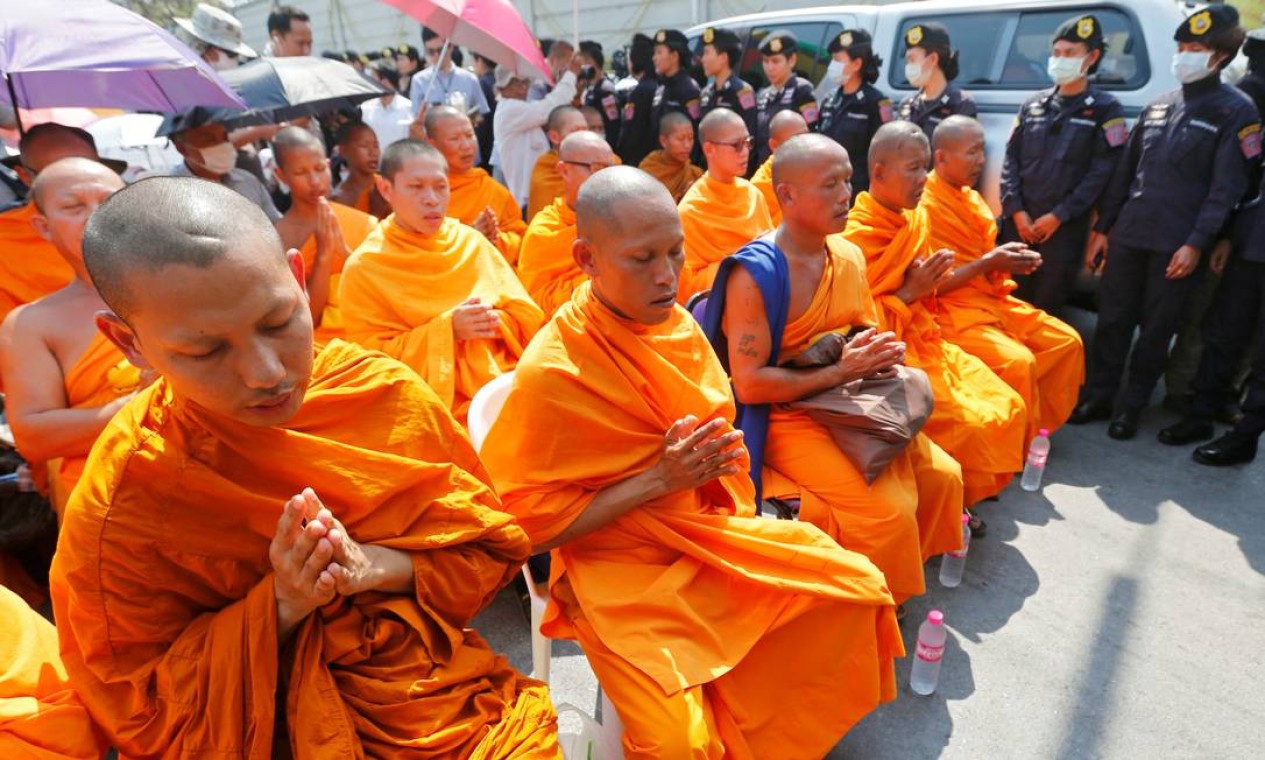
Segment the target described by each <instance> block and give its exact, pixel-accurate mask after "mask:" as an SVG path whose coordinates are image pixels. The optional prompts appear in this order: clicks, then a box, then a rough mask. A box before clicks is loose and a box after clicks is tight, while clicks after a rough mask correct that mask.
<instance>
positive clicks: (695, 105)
mask: <svg viewBox="0 0 1265 760" xmlns="http://www.w3.org/2000/svg"><path fill="white" fill-rule="evenodd" d="M685 112H686V113H687V114H689V115H690V118H691V119H693V120H694V121H698V117H699V116H700V115H701V114H702V106H701V105H700V104H699V102H698V98H690V99H689V100H687V101H685Z"/></svg>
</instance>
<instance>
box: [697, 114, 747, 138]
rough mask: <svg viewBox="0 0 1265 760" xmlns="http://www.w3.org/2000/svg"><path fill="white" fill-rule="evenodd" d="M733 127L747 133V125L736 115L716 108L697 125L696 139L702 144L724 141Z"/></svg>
mask: <svg viewBox="0 0 1265 760" xmlns="http://www.w3.org/2000/svg"><path fill="white" fill-rule="evenodd" d="M735 127H742V131H743V132H746V131H747V123H746V122H745V121H743V120H742V117H741V116H739V115H738V114H736V113H734V112H733V111H730V110H729V109H728V108H717V109H715V110H714V111H712V112H711V113H709V114H707V115H706V116H704V117H703V120H702V121H700V122H699V123H698V139H700V140H702V141H703V142H713V141H715V140H724V139H725V138H726V137H727V135H728V134H729V133H730V132H731V131H733V130H734V128H735Z"/></svg>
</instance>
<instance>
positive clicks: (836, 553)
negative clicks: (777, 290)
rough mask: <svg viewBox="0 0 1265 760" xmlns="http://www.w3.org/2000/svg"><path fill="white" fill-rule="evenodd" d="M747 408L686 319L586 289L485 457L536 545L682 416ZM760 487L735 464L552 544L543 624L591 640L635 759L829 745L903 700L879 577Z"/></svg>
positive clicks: (540, 352)
mask: <svg viewBox="0 0 1265 760" xmlns="http://www.w3.org/2000/svg"><path fill="white" fill-rule="evenodd" d="M733 413H734V408H733V401H732V397H731V395H730V392H729V383H728V380H727V378H726V377H725V374H724V371H723V370H722V369H721V367H720V364H719V362H718V361H717V360H716V358H715V355H714V354H713V353H712V350H711V347H710V346H709V344H708V342H707V340H706V338H705V337H704V336H703V334H702V332H701V330H700V329H699V328H698V326H697V325H696V324H695V323H694V321H693V319H692V318H691V317H690V316H689V314H688V313H686V312H685V311H684V310H683V309H676V310H675V311H674V312H673V314H672V315H671V316H670V318H669V319H668V321H667V322H665V323H663V324H661V325H655V326H645V325H640V324H636V323H632V322H630V321H628V320H623V319H621V318H619V317H617V316H616V315H615V314H614V313H613V312H611V311H610V310H609V309H607V308H606V307H605V306H603V305H602V304H600V302H598V301H597V299H596V298H595V297H593V295H592V293H591V287H590V284H588V283H586V284H584V285H581V286H580V288H579V289H578V290H577V291H576V294H575V296H574V298H573V299H572V301H571V302H570V303H568V304H567V305H565V306H563V308H562V309H561V310H559V312H558V313H557V314H556V315H555V316H554V317H553V319H552V320H551V321H550V322H549V323H548V324H547V325H546V326H545V328H544V329H543V330H542V332H541V334H540V335H539V336H538V337H537V339H536V340H535V341H533V342H532V345H531V347H530V348H529V349H528V352H527V354H526V355H525V356H524V357H523V360H522V362H520V364H519V368H518V370H517V371H516V372H515V376H514V384H513V388H512V390H511V392H510V395H509V398H508V399H507V401H506V405H505V407H504V409H503V410H502V412H501V414H500V416H499V417H498V420H497V422H496V423H495V424H494V425H493V427H492V429H491V431H490V432H489V434H488V438H487V441H486V443H485V444H484V447H483V450H482V456H483V459H484V462H485V463H486V464H487V466H488V469H489V471H490V472H492V473H493V477H494V478H495V480H496V483H497V487H498V489H499V490H500V492H501V493H502V494H503V498H504V503H505V509H507V510H508V511H510V512H511V513H512V514H514V515H515V517H516V518H517V519H518V522H519V524H520V525H521V526H522V527H523V528H524V530H526V531H527V533H528V535H530V536H531V538H532V540H533V543H535V544H537V545H539V544H541V543H543V542H546V541H551V540H553V539H554V538H556V537H557V536H558V535H559V534H560V533H562V532H563V531H564V530H565V529H566V527H567V526H568V525H570V524H571V523H572V522H573V521H574V520H575V519H576V518H577V517H578V516H579V515H580V514H581V513H582V512H583V511H584V510H585V509H587V508H588V507H589V505H590V503H591V502H592V500H593V499H594V497H595V496H596V494H597V493H598V492H599V491H601V490H602V489H604V488H606V487H608V486H611V485H614V484H615V483H618V482H620V481H623V480H625V479H627V478H628V477H630V476H632V475H635V474H636V473H639V472H642V471H644V470H646V469H648V468H649V467H651V466H653V465H654V463H655V462H656V461H657V459H658V457H659V456H660V454H661V451H662V446H663V438H664V435H665V433H666V432H667V430H668V428H670V427H671V426H672V424H673V423H674V422H675V421H676V420H677V419H680V418H682V417H684V416H686V415H690V414H692V415H695V416H696V417H698V418H699V419H700V420H702V421H706V420H709V419H712V418H715V417H723V418H725V419H728V420H731V421H732V418H733ZM546 429H547V430H549V431H550V432H549V434H548V435H547V436H542V435H541V434H540V431H542V430H546ZM753 496H754V490H753V487H752V484H751V481H750V479H749V478H748V477H747V476H746V475H745V473H744V474H741V475H736V476H728V477H723V478H720V479H718V480H714V481H712V482H710V483H708V484H706V485H704V486H703V487H701V488H697V489H692V490H686V491H680V492H677V493H674V494H671V495H668V496H664V497H661V498H657V499H654V500H650V501H647V502H646V503H644V504H642V505H640V506H638V507H635V508H633V509H632V510H630V511H628V512H626V513H625V514H623V515H621V516H620V517H618V518H616V519H615V520H613V521H612V522H610V523H608V524H607V525H605V526H603V527H601V528H598V529H597V530H595V531H593V532H591V533H589V534H587V535H584V536H581V537H579V538H576V539H574V540H572V541H569V542H567V543H566V544H563V545H562V546H560V547H559V548H557V549H556V550H554V552H553V555H554V562H553V571H552V578H551V586H552V590H553V593H552V595H551V603H550V607H549V609H548V610H547V612H546V618H545V623H544V626H543V630H544V631H545V633H546V634H547V635H549V636H551V637H554V638H578V639H579V641H580V643H581V645H582V646H583V647H584V649H585V652H586V654H587V655H588V657H589V659H590V661H592V663H593V666H594V668H595V670H596V671H597V673H598V678H599V680H600V682H601V683H602V685H603V688H604V689H607V691H608V693H609V694H610V695H611V699H612V701H613V702H614V704H615V706H616V709H617V710H618V711H619V713H620V716H621V717H622V719H623V721H624V724H625V726H626V728H627V731H626V734H625V739H624V747H625V752H626V756H627V757H629V758H641V757H665V758H676V757H687V756H697V757H703V756H706V757H720V756H721V752H723V753H724V756H725V757H743V758H746V757H752V758H762V757H779V758H797V757H804V758H808V757H813V758H818V757H821V756H822V755H823V754H824V753H825V752H827V751H828V750H829V748H830V747H831V746H833V744H834V743H835V742H837V741H838V738H839V737H840V736H841V735H842V734H843V733H844V732H845V731H846V730H847V729H848V728H849V727H850V726H851V725H852V724H853V723H855V722H856V721H857V720H858V719H859V718H860V717H861V716H863V715H864V714H866V713H867V712H868V711H870V710H871V709H872V708H873V707H874V706H875V705H877V704H878V703H879V702H880V701H885V700H887V699H891V698H892V697H893V696H894V691H893V687H894V684H893V681H892V658H893V657H896V656H900V655H901V654H902V644H901V642H900V638H899V635H898V632H897V631H896V629H895V627H894V626H893V625H892V620H893V617H892V598H891V595H890V594H889V592H888V590H887V588H886V585H885V583H884V581H883V577H882V574H881V573H879V572H878V570H877V569H876V568H875V567H874V565H873V564H872V563H871V562H870V561H869V560H867V559H866V558H864V557H862V556H860V555H858V554H855V553H852V552H849V551H847V550H844V549H842V548H840V547H839V546H838V545H837V544H836V543H835V542H834V541H832V540H831V539H830V538H829V537H828V536H826V535H825V534H824V533H822V532H821V531H820V530H818V529H817V528H815V527H813V526H811V525H809V524H807V523H798V522H787V521H776V520H766V519H761V518H758V517H756V516H755V505H754V499H753ZM801 637H803V638H801ZM809 640H811V642H812V644H811V645H807V644H806V643H805V642H808V641H809ZM795 641H799V644H794V643H793V642H795ZM786 644H790V646H789V648H786V647H785V645H786ZM840 684H847V688H843V689H841V688H840V686H839V685H840ZM687 703H688V704H689V705H694V706H697V707H698V708H699V709H697V710H690V709H687V708H686V707H684V706H683V705H685V704H687ZM785 715H795V716H798V717H797V719H796V720H795V721H784V720H782V719H780V718H779V717H777V716H785ZM712 728H714V731H713V730H711V729H712ZM722 745H723V750H722V749H719V748H720V747H721V746H722ZM687 748H688V749H687ZM703 748H705V749H703ZM691 752H693V753H698V754H690V753H691Z"/></svg>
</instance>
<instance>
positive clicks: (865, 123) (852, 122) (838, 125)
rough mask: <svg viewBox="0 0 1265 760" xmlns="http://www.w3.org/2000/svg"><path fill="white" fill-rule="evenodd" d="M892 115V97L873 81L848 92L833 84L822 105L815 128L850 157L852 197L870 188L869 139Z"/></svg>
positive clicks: (893, 114) (893, 116) (872, 137)
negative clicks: (850, 92) (819, 117)
mask: <svg viewBox="0 0 1265 760" xmlns="http://www.w3.org/2000/svg"><path fill="white" fill-rule="evenodd" d="M893 118H895V113H894V111H893V108H892V100H891V98H889V97H887V96H886V95H884V94H883V93H882V92H880V91H879V89H878V88H877V87H875V86H874V85H872V84H863V85H861V88H860V89H859V90H857V91H856V92H854V93H852V94H851V95H849V94H848V93H846V92H844V91H843V88H842V87H836V88H835V90H834V91H833V92H831V93H830V94H829V95H828V96H826V100H825V102H824V103H822V104H821V120H820V121H819V122H818V123H817V131H818V132H821V133H822V134H823V135H827V136H828V137H830V138H831V139H833V140H834V141H835V142H837V143H839V144H840V145H842V146H843V149H844V150H846V151H848V157H849V158H850V159H852V197H853V198H855V197H856V196H857V194H858V193H860V192H861V191H863V190H869V189H870V168H869V167H870V163H869V155H870V140H872V139H874V133H875V132H877V131H878V128H879V127H881V126H883V125H884V124H886V123H887V122H889V121H891V120H892V119H893Z"/></svg>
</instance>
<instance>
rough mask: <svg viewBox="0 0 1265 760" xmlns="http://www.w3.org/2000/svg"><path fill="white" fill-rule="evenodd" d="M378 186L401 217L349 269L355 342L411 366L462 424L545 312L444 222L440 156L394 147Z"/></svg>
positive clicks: (474, 238)
mask: <svg viewBox="0 0 1265 760" xmlns="http://www.w3.org/2000/svg"><path fill="white" fill-rule="evenodd" d="M462 118H464V116H463V117H462ZM379 185H380V186H381V189H382V194H383V195H384V196H386V198H387V200H389V201H391V205H392V207H393V208H395V213H394V214H392V215H391V216H389V217H387V218H386V219H385V220H384V221H383V222H382V224H380V225H378V227H377V229H375V230H374V231H373V232H372V233H370V235H369V237H368V238H366V239H365V242H364V243H363V244H361V246H360V248H358V249H356V252H355V253H353V254H352V256H351V259H349V260H348V262H347V265H346V266H345V267H343V280H342V284H341V295H342V305H343V321H344V322H345V323H346V326H347V337H348V338H349V339H351V340H354V341H356V342H357V343H360V344H361V345H363V346H365V347H367V348H372V349H376V350H379V351H382V352H384V353H386V354H389V355H390V356H394V357H395V358H397V359H399V360H400V361H402V362H404V363H405V364H407V365H408V366H410V367H412V368H413V369H414V370H415V371H416V372H417V373H418V374H419V375H421V376H422V379H423V380H425V381H426V382H427V383H429V384H430V387H431V388H433V389H434V390H435V392H436V393H437V394H439V398H440V399H442V400H443V402H444V403H445V404H447V405H448V408H449V409H451V410H452V412H453V414H455V415H456V416H457V418H458V419H460V420H463V421H464V420H465V417H466V410H467V409H468V408H469V406H470V399H471V398H473V397H474V394H475V393H476V392H477V391H478V390H479V389H480V388H482V387H483V386H484V385H485V384H487V383H488V382H489V381H490V380H492V379H493V378H495V377H498V376H499V375H501V374H502V373H504V372H507V371H509V370H511V369H513V368H514V365H515V364H516V363H517V362H518V357H519V356H521V355H522V353H523V349H524V348H525V347H526V346H527V341H529V340H531V337H532V336H533V335H535V334H536V331H537V330H538V329H540V325H541V323H542V322H543V321H544V314H542V313H541V311H540V307H538V306H536V304H535V303H534V302H533V301H532V300H531V296H529V295H527V291H526V290H524V289H523V286H522V284H521V283H520V282H519V281H518V277H517V276H516V275H515V274H514V270H513V269H511V268H510V266H509V264H507V263H506V262H505V259H504V258H502V257H501V256H500V255H499V254H498V253H497V250H496V249H495V248H493V247H492V244H491V243H489V242H488V241H487V240H486V239H484V237H483V236H482V235H480V234H479V233H477V232H475V231H474V230H472V229H470V228H469V227H467V226H465V225H464V224H461V223H460V222H458V221H457V220H456V219H452V218H447V217H445V215H444V211H445V209H446V208H447V206H448V166H447V164H445V163H444V157H443V155H442V154H441V153H440V152H439V151H438V150H436V149H435V148H433V147H431V146H429V145H427V144H425V143H419V142H416V141H413V140H401V141H399V142H397V143H395V144H393V145H392V146H391V147H389V148H387V150H386V153H384V154H383V155H382V171H381V178H380V180H379Z"/></svg>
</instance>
